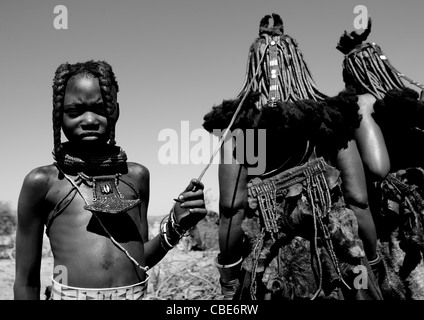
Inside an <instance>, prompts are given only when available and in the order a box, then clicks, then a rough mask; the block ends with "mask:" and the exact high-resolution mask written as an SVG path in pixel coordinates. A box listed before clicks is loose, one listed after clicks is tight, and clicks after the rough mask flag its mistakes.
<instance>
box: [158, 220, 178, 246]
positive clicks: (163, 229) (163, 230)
mask: <svg viewBox="0 0 424 320" xmlns="http://www.w3.org/2000/svg"><path fill="white" fill-rule="evenodd" d="M168 222H169V220H168V221H167V222H166V223H163V220H162V223H161V226H160V232H159V240H160V245H161V247H162V249H164V250H165V251H169V250H171V249H173V248H174V247H175V245H176V244H177V243H178V242H177V243H176V244H175V245H172V244H171V243H170V241H169V239H168V236H167V230H168Z"/></svg>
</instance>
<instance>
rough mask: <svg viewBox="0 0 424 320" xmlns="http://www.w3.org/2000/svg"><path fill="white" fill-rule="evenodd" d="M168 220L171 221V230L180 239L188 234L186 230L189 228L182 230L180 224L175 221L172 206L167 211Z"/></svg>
mask: <svg viewBox="0 0 424 320" xmlns="http://www.w3.org/2000/svg"><path fill="white" fill-rule="evenodd" d="M169 220H170V221H171V230H173V231H174V232H175V233H176V234H177V235H178V236H179V238H180V239H181V238H182V237H186V236H188V231H189V230H190V229H189V230H186V231H185V230H184V229H183V228H181V226H180V225H179V224H178V223H177V222H176V221H177V219H176V217H175V211H174V208H172V210H171V212H170V213H169Z"/></svg>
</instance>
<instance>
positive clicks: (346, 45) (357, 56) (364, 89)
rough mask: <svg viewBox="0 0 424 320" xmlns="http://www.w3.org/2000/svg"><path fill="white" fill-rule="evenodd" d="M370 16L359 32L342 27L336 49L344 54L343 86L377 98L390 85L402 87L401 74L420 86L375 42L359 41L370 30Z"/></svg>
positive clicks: (364, 38)
mask: <svg viewBox="0 0 424 320" xmlns="http://www.w3.org/2000/svg"><path fill="white" fill-rule="evenodd" d="M371 25H372V22H371V18H369V19H368V26H367V29H365V31H364V32H363V33H362V34H358V33H357V32H355V31H353V32H351V33H350V34H348V33H347V32H346V31H345V32H344V34H343V35H342V36H341V37H340V39H339V42H338V44H337V47H336V48H337V49H338V50H339V51H341V52H342V53H343V54H345V58H344V60H343V81H344V82H345V85H346V87H354V88H355V90H357V91H358V93H360V94H361V93H371V94H372V95H374V96H375V97H376V98H377V99H382V98H383V97H384V95H385V94H386V92H387V91H389V90H391V89H398V90H401V89H403V88H405V84H404V83H403V82H402V78H403V79H405V80H406V81H408V82H410V83H411V84H413V85H415V86H417V87H420V88H421V89H424V86H423V85H422V84H420V83H418V82H415V81H413V80H411V79H409V78H407V77H406V76H405V75H403V74H402V73H400V72H399V71H397V70H396V69H395V68H394V67H393V66H392V65H391V64H390V62H389V60H388V59H387V58H386V56H385V55H384V53H383V51H382V50H381V48H380V47H379V46H378V45H376V44H375V43H363V42H364V41H366V39H367V38H368V35H369V34H370V33H371Z"/></svg>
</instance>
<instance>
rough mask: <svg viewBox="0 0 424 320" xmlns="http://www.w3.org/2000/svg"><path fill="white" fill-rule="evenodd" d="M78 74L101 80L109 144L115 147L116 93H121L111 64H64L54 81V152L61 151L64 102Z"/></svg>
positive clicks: (93, 62) (90, 62)
mask: <svg viewBox="0 0 424 320" xmlns="http://www.w3.org/2000/svg"><path fill="white" fill-rule="evenodd" d="M78 74H86V75H91V76H93V77H95V78H97V79H98V80H99V85H100V91H101V94H102V98H103V103H104V104H105V105H106V114H107V120H108V125H109V142H108V143H109V144H111V145H115V144H116V141H115V126H116V121H117V118H118V110H117V108H116V107H115V97H116V93H117V92H118V91H119V86H118V82H117V81H116V77H115V74H114V72H113V70H112V67H111V65H110V64H108V63H107V62H105V61H93V60H90V61H86V62H83V63H80V62H79V63H75V64H69V63H63V64H61V65H60V66H59V67H58V68H57V70H56V72H55V77H54V79H53V113H52V115H53V139H54V152H55V153H58V152H59V151H60V150H61V130H62V117H63V101H64V97H65V91H66V85H67V84H68V81H69V79H70V78H72V77H73V76H75V75H78Z"/></svg>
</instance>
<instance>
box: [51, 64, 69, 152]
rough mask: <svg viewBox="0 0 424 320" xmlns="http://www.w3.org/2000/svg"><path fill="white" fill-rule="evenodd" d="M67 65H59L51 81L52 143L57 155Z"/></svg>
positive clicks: (67, 73)
mask: <svg viewBox="0 0 424 320" xmlns="http://www.w3.org/2000/svg"><path fill="white" fill-rule="evenodd" d="M69 67H70V65H69V63H63V64H61V65H60V66H59V67H58V68H57V70H56V73H55V77H54V79H53V114H52V116H53V141H54V152H55V153H58V152H59V151H60V149H61V131H62V116H63V99H64V97H65V90H66V84H67V82H68V79H69V78H70V77H69V73H70V70H69Z"/></svg>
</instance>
